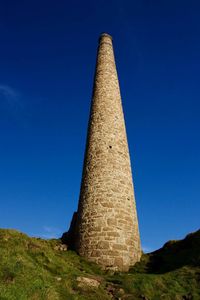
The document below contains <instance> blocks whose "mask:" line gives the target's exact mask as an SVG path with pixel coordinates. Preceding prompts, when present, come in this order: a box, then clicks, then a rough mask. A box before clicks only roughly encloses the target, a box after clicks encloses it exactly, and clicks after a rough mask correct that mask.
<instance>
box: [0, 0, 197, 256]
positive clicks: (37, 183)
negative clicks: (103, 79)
mask: <svg viewBox="0 0 200 300" xmlns="http://www.w3.org/2000/svg"><path fill="white" fill-rule="evenodd" d="M104 31H105V32H108V33H110V34H111V35H112V36H113V41H114V48H115V56H116V63H117V68H118V73H119V79H120V85H121V94H122V99H123V107H124V113H125V119H126V125H127V133H128V139H129V147H130V152H131V159H132V166H133V177H134V183H135V193H136V201H137V208H138V217H139V225H140V232H141V239H142V245H143V247H144V249H145V250H152V249H156V248H158V247H160V246H162V244H163V243H164V242H166V241H167V240H169V239H177V238H182V237H183V236H184V235H185V234H187V233H188V232H191V231H194V230H196V229H198V227H199V214H200V201H199V199H200V180H199V179H200V120H199V119H200V117H199V116H200V102H199V101H200V84H199V83H200V4H199V1H197V0H196V1H193V0H191V1H186V0H185V1H184V0H182V1H181V0H180V1H177V0H173V1H171V0H170V1H158V0H157V1H156V0H155V1H147V0H146V1H144V0H143V1H142V0H141V1H139V0H138V1H131V0H130V1H126V0H123V1H119V0H112V1H93V0H91V1H88V0H87V1H50V0H48V1H46V0H43V1H42V0H40V1H38V0H34V1H33V0H29V1H25V0H24V1H20V0H18V1H14V0H13V1H9V0H6V1H0V227H4V228H16V229H19V230H21V231H23V232H26V233H28V234H30V235H37V236H42V237H51V236H59V235H60V234H61V233H62V232H63V231H65V230H66V229H67V228H68V226H69V222H70V219H71V216H72V213H73V211H74V210H76V208H77V203H78V196H79V187H80V180H81V172H82V162H83V154H84V147H85V139H86V129H87V121H88V114H89V107H90V99H91V93H92V81H93V74H94V67H95V59H96V49H97V42H98V36H99V34H100V33H101V32H104Z"/></svg>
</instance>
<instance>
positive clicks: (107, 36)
mask: <svg viewBox="0 0 200 300" xmlns="http://www.w3.org/2000/svg"><path fill="white" fill-rule="evenodd" d="M104 37H106V38H109V39H110V40H111V41H112V36H111V35H110V34H108V33H106V32H103V33H101V34H100V37H99V42H100V41H101V40H102V39H103V38H104Z"/></svg>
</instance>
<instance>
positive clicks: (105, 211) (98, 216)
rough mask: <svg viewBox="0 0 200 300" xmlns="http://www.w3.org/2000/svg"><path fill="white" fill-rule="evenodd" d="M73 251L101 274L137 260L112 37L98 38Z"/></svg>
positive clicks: (138, 252) (137, 244)
mask: <svg viewBox="0 0 200 300" xmlns="http://www.w3.org/2000/svg"><path fill="white" fill-rule="evenodd" d="M74 231H75V233H74V236H75V239H74V240H75V244H74V248H75V250H76V251H77V252H78V253H79V254H80V255H81V256H84V257H86V258H87V259H88V260H90V261H94V262H96V263H97V264H99V265H101V266H103V268H105V269H114V270H122V271H127V270H128V268H129V267H130V266H131V265H134V264H135V263H136V262H137V261H139V260H140V257H141V246H140V237H139V231H138V220H137V212H136V206H135V197H134V189H133V181H132V173H131V163H130V157H129V149H128V143H127V136H126V128H125V122H124V115H123V110H122V103H121V95H120V88H119V82H118V76H117V71H116V65H115V58H114V53H113V45H112V37H111V36H110V35H109V34H107V33H103V34H101V36H100V38H99V46H98V53H97V62H96V72H95V78H94V87H93V96H92V103H91V112H90V119H89V126H88V135H87V144H86V151H85V159H84V166H83V174H82V183H81V191H80V199H79V206H78V212H77V216H76V226H75V230H74Z"/></svg>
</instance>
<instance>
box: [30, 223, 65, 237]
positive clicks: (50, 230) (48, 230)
mask: <svg viewBox="0 0 200 300" xmlns="http://www.w3.org/2000/svg"><path fill="white" fill-rule="evenodd" d="M61 235H62V230H60V229H59V228H56V227H51V226H43V228H42V231H41V233H40V234H37V235H35V236H39V237H41V238H44V239H53V238H60V237H61Z"/></svg>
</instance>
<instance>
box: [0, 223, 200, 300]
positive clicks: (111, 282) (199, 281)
mask: <svg viewBox="0 0 200 300" xmlns="http://www.w3.org/2000/svg"><path fill="white" fill-rule="evenodd" d="M59 243H61V242H60V240H42V239H37V238H30V237H28V236H27V235H25V234H23V233H20V232H18V231H15V230H6V229H0V300H15V299H16V300H40V299H41V300H43V299H44V300H57V299H63V300H64V299H66V300H79V299H80V300H84V299H88V300H94V299H95V300H107V299H126V300H131V299H134V300H135V299H136V300H137V299H144V296H145V297H146V299H149V300H157V299H158V300H160V299H164V300H165V299H166V300H168V299H169V300H170V299H172V300H176V299H177V300H179V299H180V300H181V299H193V300H198V299H200V256H199V254H200V231H198V232H196V233H194V234H191V235H189V236H188V237H186V239H184V240H182V241H177V242H168V243H167V244H166V245H165V246H164V247H163V248H162V249H160V250H158V251H155V252H153V253H151V254H148V255H147V254H146V255H145V254H144V255H143V256H142V259H141V262H140V263H137V264H136V265H135V267H134V268H132V269H130V271H129V272H128V273H115V274H111V273H109V272H104V271H102V270H101V269H100V268H99V267H98V266H97V265H96V264H93V263H89V262H87V261H86V260H84V259H83V258H81V257H79V256H78V255H77V254H76V253H75V252H73V251H59V250H55V246H56V245H58V244H59ZM78 276H85V277H92V278H96V279H98V280H99V281H100V282H101V284H100V287H99V288H89V287H79V286H78V283H77V280H76V279H77V277H78ZM142 297H143V298H142Z"/></svg>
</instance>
